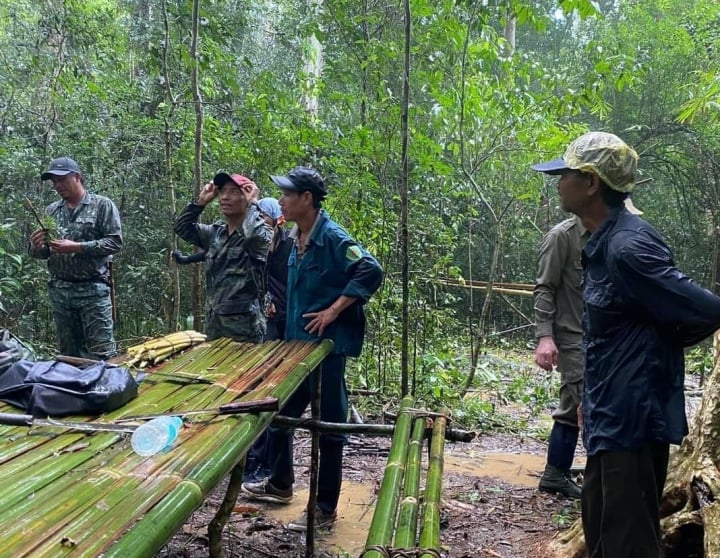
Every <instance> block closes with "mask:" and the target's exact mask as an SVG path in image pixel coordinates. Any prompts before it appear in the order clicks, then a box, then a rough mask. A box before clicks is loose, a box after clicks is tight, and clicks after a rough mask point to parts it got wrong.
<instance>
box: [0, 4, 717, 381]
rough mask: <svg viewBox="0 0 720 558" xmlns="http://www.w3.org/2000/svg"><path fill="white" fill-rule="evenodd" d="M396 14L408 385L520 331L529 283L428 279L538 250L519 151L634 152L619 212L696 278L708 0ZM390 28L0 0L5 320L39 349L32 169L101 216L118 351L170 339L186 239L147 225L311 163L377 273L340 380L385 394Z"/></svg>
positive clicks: (188, 304) (397, 297)
mask: <svg viewBox="0 0 720 558" xmlns="http://www.w3.org/2000/svg"><path fill="white" fill-rule="evenodd" d="M194 13H195V14H196V17H194V15H193V14H194ZM410 14H411V20H410V23H411V26H410V42H409V54H410V57H409V60H410V66H409V68H408V72H407V75H408V85H409V96H408V98H409V103H408V106H407V115H408V120H407V123H408V142H407V158H408V159H407V171H408V175H407V190H408V211H407V220H408V231H409V232H408V235H409V236H408V238H409V243H408V246H407V251H408V253H407V261H408V262H409V270H408V275H407V281H408V284H407V289H408V293H409V297H407V300H406V303H407V304H408V310H407V311H408V312H409V317H410V323H411V324H412V329H411V331H409V342H410V347H409V353H410V364H411V370H412V372H413V377H414V378H415V382H417V383H419V384H422V383H423V382H429V381H430V378H437V377H438V375H440V376H442V374H443V373H447V372H448V370H450V369H451V370H454V371H456V372H458V371H459V372H462V373H467V371H468V367H469V366H470V364H469V363H470V362H471V361H474V360H473V359H472V358H471V356H472V355H471V354H470V349H469V347H472V346H474V345H473V344H474V343H475V340H476V339H478V338H481V339H483V340H484V343H486V344H493V343H508V344H516V345H517V344H519V345H521V346H524V344H525V343H526V342H528V341H531V340H532V338H533V331H532V328H531V327H530V326H531V323H532V307H531V303H530V299H529V298H528V297H522V296H513V295H512V294H503V293H502V292H489V291H487V290H474V289H466V288H462V287H461V286H455V285H448V284H447V280H448V279H452V280H458V279H462V280H461V281H460V283H462V281H469V280H473V281H483V282H491V283H511V284H518V283H524V284H527V283H531V282H532V281H533V279H534V271H535V252H536V249H537V245H538V242H539V240H540V238H541V236H542V234H543V232H545V231H546V230H548V228H549V227H550V226H552V225H553V224H554V223H556V222H558V221H559V220H561V219H562V218H564V217H565V215H564V214H563V213H562V212H561V211H560V210H559V208H558V206H557V195H556V192H555V188H554V185H553V184H552V183H551V182H546V181H544V180H543V178H542V176H539V175H538V174H536V173H533V172H532V171H530V169H529V167H530V164H532V163H534V162H537V161H540V160H544V159H546V158H548V157H555V156H558V155H560V154H561V153H562V151H563V149H564V146H565V145H566V143H567V142H568V141H569V140H571V139H572V138H573V137H575V136H577V135H579V134H580V133H582V132H584V131H586V130H590V129H596V130H604V131H610V132H614V133H616V134H618V135H619V136H621V137H622V138H623V139H624V140H625V141H626V142H627V143H629V144H630V145H632V146H633V147H635V149H636V150H637V151H638V153H639V154H640V175H641V178H650V179H652V181H651V182H648V183H646V184H644V185H642V186H639V187H638V189H637V191H636V193H635V194H634V196H633V199H634V201H635V204H636V205H637V206H638V207H640V208H641V209H642V210H643V211H644V212H645V215H644V217H645V218H646V219H647V220H648V221H650V222H651V223H652V224H653V225H654V226H655V227H656V228H657V229H658V230H659V231H660V232H661V234H662V235H663V236H664V237H665V238H666V240H667V241H668V244H669V245H670V246H671V248H672V249H673V251H674V253H675V256H676V259H677V263H678V265H679V267H680V268H681V269H683V270H684V271H685V272H687V273H688V275H690V276H691V277H693V278H694V279H696V280H697V281H698V282H700V283H702V284H703V285H706V286H708V287H714V286H715V285H716V282H715V280H716V276H717V271H716V269H717V253H718V234H717V232H718V224H719V222H720V214H718V209H719V208H720V204H719V203H718V197H719V196H720V134H719V133H718V129H720V128H719V125H720V73H719V72H718V65H719V64H720V63H719V62H718V61H719V60H720V52H719V50H720V31H719V30H720V4H718V3H716V2H703V1H688V2H681V3H678V2H674V1H671V0H639V1H621V0H620V1H610V0H598V1H595V2H590V1H586V0H566V1H560V2H550V1H545V0H537V1H532V2H528V1H523V0H509V1H480V2H471V1H454V0H439V1H438V0H413V1H412V2H410ZM404 29H405V27H404V15H403V9H402V5H401V3H399V2H391V3H388V2H378V1H376V0H367V1H363V2H356V1H349V0H324V1H323V0H310V1H304V2H294V1H292V0H290V1H285V0H280V1H277V2H252V3H251V2H243V1H222V2H219V1H215V0H213V1H210V0H208V1H201V0H196V1H195V2H194V3H193V2H191V1H175V0H163V1H161V2H155V1H150V0H64V1H63V0H45V1H43V2H36V1H31V0H16V1H14V2H12V3H5V4H3V5H2V6H0V57H1V58H2V62H1V64H0V76H1V79H0V181H1V182H2V184H1V185H0V188H2V190H1V192H2V193H1V195H0V313H1V314H2V322H3V323H4V325H5V326H6V327H9V328H10V329H11V330H12V331H13V332H14V333H15V334H17V335H19V336H20V337H22V338H23V339H27V340H28V341H30V342H32V343H33V344H34V345H35V347H36V348H38V350H39V351H40V352H45V353H52V350H53V349H52V347H53V343H54V335H53V329H52V317H51V315H50V312H49V307H48V303H47V296H46V293H45V282H46V280H47V270H46V268H45V266H43V265H42V262H38V261H33V260H31V259H30V258H29V257H28V255H27V241H28V237H29V234H30V232H31V231H32V230H34V229H35V228H36V227H37V223H36V222H35V220H34V218H33V216H32V214H30V213H29V212H28V211H27V209H25V207H24V205H23V199H24V197H26V196H27V198H28V199H30V200H31V202H32V204H33V205H34V206H35V207H37V208H42V207H44V206H45V205H46V204H47V203H49V202H50V201H52V200H54V199H55V193H54V192H53V190H52V189H51V188H49V187H48V183H43V182H41V181H40V173H41V172H42V170H43V169H44V168H45V166H46V165H47V164H48V162H49V161H50V160H51V159H52V158H54V157H58V156H62V155H68V156H71V157H73V158H74V159H75V160H76V161H78V163H79V164H80V166H81V168H82V169H83V173H84V179H85V182H86V187H87V189H88V190H89V191H92V192H96V193H99V194H104V195H107V196H109V197H110V198H111V199H113V200H114V201H115V203H116V205H117V206H118V208H119V210H120V213H121V216H122V220H123V232H124V237H125V245H124V248H123V250H122V252H121V253H120V255H119V256H118V257H117V258H116V259H115V264H114V267H115V284H116V303H117V310H118V320H117V323H116V336H117V338H118V340H119V341H120V343H121V346H127V345H129V344H132V343H134V342H136V341H137V339H139V338H142V337H145V336H149V335H153V334H157V333H165V332H168V331H174V330H177V329H180V328H182V329H184V328H185V327H186V325H187V320H188V317H189V316H191V315H192V313H193V307H192V289H193V287H192V282H191V275H192V271H191V270H190V269H181V270H178V268H177V267H175V266H174V264H173V263H172V261H171V258H170V252H171V251H172V250H173V249H175V248H178V247H179V248H180V249H181V250H184V251H188V250H189V249H190V248H189V247H188V246H187V245H182V244H180V245H179V246H178V240H177V239H176V238H175V237H174V236H173V234H172V223H173V219H174V217H175V215H176V214H177V213H178V212H179V211H180V210H181V209H182V207H183V206H184V204H185V203H187V201H189V200H190V199H192V197H193V195H194V192H195V191H196V188H197V187H198V186H199V185H200V184H202V183H205V182H207V181H208V180H209V179H210V178H211V177H212V175H213V174H214V173H215V172H216V171H217V170H221V169H222V170H226V171H229V172H241V173H243V174H245V175H247V176H250V177H252V178H254V179H255V181H256V182H257V183H258V185H259V186H260V188H261V190H262V193H263V195H277V194H278V192H277V190H276V189H275V187H274V186H273V185H272V183H271V182H270V180H269V174H271V173H272V174H283V173H284V172H286V171H287V170H288V169H290V168H291V167H293V166H295V165H297V164H303V165H311V166H314V167H316V168H317V169H318V170H319V171H320V172H321V173H322V174H323V175H324V176H325V177H326V179H327V182H328V184H329V186H330V196H329V198H328V200H327V202H326V204H325V207H326V208H327V209H328V211H329V212H330V214H331V215H332V216H333V218H334V219H335V220H336V221H338V222H339V223H341V224H342V225H343V226H344V227H346V228H347V229H348V230H349V231H350V232H351V234H353V235H354V236H355V237H356V238H358V240H360V241H361V242H362V243H363V244H364V245H365V246H366V247H367V248H368V249H369V250H370V251H371V252H372V253H374V254H375V255H376V256H377V257H378V259H379V260H380V262H381V263H382V265H383V267H384V268H385V270H386V279H385V281H384V284H383V287H382V290H381V291H380V292H379V293H378V295H377V296H376V297H375V299H374V300H373V301H372V302H371V305H370V324H369V325H370V327H369V335H368V339H367V343H366V350H365V353H364V355H363V357H362V358H361V359H360V361H359V362H358V365H357V370H356V373H357V377H356V379H355V383H356V384H357V385H364V386H368V387H385V386H393V389H395V387H396V386H397V385H398V378H399V355H400V352H401V345H400V340H401V338H402V335H401V331H400V327H401V322H400V321H399V320H398V316H399V315H400V314H401V305H402V303H403V296H402V293H403V288H402V287H403V285H402V274H401V273H400V271H401V268H402V261H403V258H404V257H405V256H404V255H403V254H402V253H401V250H400V248H399V247H400V246H401V243H400V242H399V235H400V233H401V227H400V226H399V215H400V199H401V186H402V180H401V178H402V177H401V169H402V142H401V115H402V113H403V108H404V107H403V95H402V86H403V79H402V78H403V73H404V71H405V69H404V65H403V50H404V44H405V35H404ZM207 213H208V215H207V216H205V217H206V218H207V219H208V220H212V219H214V218H217V214H212V212H207ZM196 287H197V286H196ZM475 346H477V345H475ZM423 389H424V390H429V391H432V389H431V388H430V387H429V386H428V385H425V386H424V388H423ZM421 391H422V390H421Z"/></svg>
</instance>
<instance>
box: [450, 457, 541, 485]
mask: <svg viewBox="0 0 720 558" xmlns="http://www.w3.org/2000/svg"><path fill="white" fill-rule="evenodd" d="M544 468H545V456H544V455H535V454H530V453H482V454H477V455H476V456H475V457H472V458H467V457H459V456H454V455H446V456H445V467H444V470H445V471H448V472H452V473H463V474H466V475H472V476H474V477H493V478H497V479H500V480H503V481H505V482H507V483H509V484H514V485H517V486H533V487H534V486H537V483H538V479H539V475H540V474H541V473H542V471H543V469H544Z"/></svg>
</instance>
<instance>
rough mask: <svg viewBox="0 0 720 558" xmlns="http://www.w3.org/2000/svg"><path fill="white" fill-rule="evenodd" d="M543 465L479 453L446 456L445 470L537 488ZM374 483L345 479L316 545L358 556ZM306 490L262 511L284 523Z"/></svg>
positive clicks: (297, 510) (522, 457)
mask: <svg viewBox="0 0 720 558" xmlns="http://www.w3.org/2000/svg"><path fill="white" fill-rule="evenodd" d="M544 468H545V455H536V454H529V453H519V454H515V453H478V454H475V455H473V456H469V457H468V456H462V457H460V456H455V455H452V454H446V455H445V465H444V470H445V471H446V472H452V473H463V474H466V475H471V476H475V477H492V478H497V479H500V480H503V481H505V482H507V483H509V484H513V485H515V486H527V487H533V488H534V487H536V486H537V483H538V480H539V476H540V474H541V473H542V470H543V469H544ZM374 488H375V487H374V483H368V484H357V483H352V482H349V481H344V482H343V485H342V491H341V492H340V501H339V503H338V520H337V522H336V523H335V527H334V528H333V530H332V531H331V532H329V533H326V532H318V537H317V541H318V545H319V546H320V547H322V548H323V549H325V550H328V551H331V552H337V553H340V551H344V552H347V553H348V554H349V555H350V556H358V555H359V554H360V553H361V552H362V549H363V547H364V546H365V540H366V538H367V531H368V529H369V528H370V523H371V521H372V516H373V512H374V511H375V494H374ZM307 499H308V491H307V489H301V490H297V491H296V492H295V498H294V499H293V501H292V502H291V503H290V504H289V505H287V506H267V507H266V508H265V509H264V513H266V514H267V515H269V516H271V517H273V518H274V519H276V520H277V521H279V522H281V523H284V524H287V523H289V522H290V521H292V520H293V519H295V518H296V517H297V516H299V515H300V514H301V513H302V512H303V510H304V509H305V506H306V505H307Z"/></svg>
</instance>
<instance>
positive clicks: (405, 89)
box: [400, 0, 414, 397]
mask: <svg viewBox="0 0 720 558" xmlns="http://www.w3.org/2000/svg"><path fill="white" fill-rule="evenodd" d="M403 9H404V13H405V38H404V41H405V45H404V56H403V70H404V71H403V80H402V105H401V108H400V110H401V113H400V134H401V141H402V169H401V171H400V254H401V256H400V257H401V258H402V274H401V275H402V342H401V347H402V348H401V357H400V360H401V362H400V368H401V394H402V396H403V397H405V396H406V395H407V394H408V393H409V391H410V390H409V376H410V375H409V350H410V345H409V333H410V256H409V249H410V235H409V229H408V211H409V205H408V182H409V176H408V175H409V170H408V169H409V167H408V135H409V133H408V112H409V110H410V108H409V107H410V37H411V35H410V1H409V0H404V2H403ZM413 388H414V386H413Z"/></svg>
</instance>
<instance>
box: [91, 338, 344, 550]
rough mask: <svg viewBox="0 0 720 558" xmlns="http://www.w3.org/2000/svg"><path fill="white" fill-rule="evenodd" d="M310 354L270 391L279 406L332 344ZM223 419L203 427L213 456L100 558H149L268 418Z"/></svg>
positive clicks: (264, 415) (325, 343) (262, 415)
mask: <svg viewBox="0 0 720 558" xmlns="http://www.w3.org/2000/svg"><path fill="white" fill-rule="evenodd" d="M303 345H305V344H303V343H294V342H290V343H288V347H289V348H291V349H292V348H294V350H295V351H297V350H298V348H299V347H301V346H303ZM310 350H311V351H312V352H311V353H310V354H309V355H307V356H305V357H304V359H303V360H302V361H300V362H297V363H294V364H292V365H291V366H290V368H291V371H290V373H289V374H287V376H286V378H285V379H284V381H283V382H282V383H281V384H279V385H277V386H275V388H274V389H272V390H271V391H270V395H272V396H273V397H277V398H278V399H280V402H281V405H284V404H285V402H286V401H287V399H288V398H289V397H290V395H291V394H292V393H294V392H295V390H296V389H297V386H298V385H299V384H300V382H302V381H303V379H304V378H305V377H306V375H307V371H308V370H314V369H315V368H316V367H317V366H318V364H320V362H321V361H322V359H323V358H325V356H326V355H327V354H329V353H330V351H331V350H332V342H331V341H327V340H324V341H322V342H320V343H319V344H318V345H316V346H314V348H312V349H310ZM278 368H281V367H278ZM229 418H230V420H228V419H225V420H223V421H216V422H214V423H212V425H210V426H208V427H206V428H217V431H216V433H215V434H216V435H215V436H212V435H208V436H207V438H209V439H211V440H223V442H222V443H221V444H220V445H219V446H218V447H217V448H215V450H214V451H213V458H212V459H208V460H205V461H202V462H200V463H198V464H197V465H196V466H195V467H194V468H193V470H192V471H190V472H189V473H188V474H187V476H186V477H185V480H183V481H182V482H180V483H179V484H178V485H177V486H176V487H175V488H174V489H172V490H171V491H170V492H169V493H167V494H166V495H165V497H164V498H163V500H162V501H161V502H159V503H158V505H155V506H154V507H152V508H151V509H150V510H149V511H148V513H147V514H145V516H144V517H143V518H142V519H141V520H140V521H138V522H136V523H135V524H134V525H132V527H130V529H129V530H128V531H127V533H126V534H125V535H124V536H123V537H122V538H121V539H120V540H118V541H117V542H116V543H115V544H114V545H113V546H111V547H110V548H109V549H108V550H107V551H106V552H105V554H104V556H105V557H106V558H111V557H112V558H127V557H130V556H137V557H141V556H152V555H153V553H154V552H155V551H156V550H157V549H158V548H160V547H161V546H162V544H163V543H164V542H165V541H166V540H167V539H169V538H170V537H171V536H172V534H173V533H174V531H175V530H176V529H177V523H178V518H180V517H182V518H184V517H188V516H189V515H190V513H192V511H193V510H194V509H195V508H197V507H198V506H199V505H200V504H202V502H203V500H204V498H205V496H204V495H205V494H207V493H208V492H209V491H210V490H212V488H213V487H215V486H216V485H217V484H218V483H219V482H220V480H221V479H222V476H223V475H224V474H225V473H227V472H228V471H230V470H231V469H232V467H233V466H234V465H235V464H236V462H237V459H234V456H237V455H241V454H242V452H241V451H239V448H244V447H249V445H250V444H251V443H252V440H254V438H255V437H256V436H257V432H259V431H260V430H262V429H263V428H264V427H265V426H266V425H267V424H269V422H270V420H271V419H272V414H271V413H260V414H259V415H258V416H257V417H249V416H247V415H246V416H244V417H243V418H242V419H235V418H234V417H229ZM231 420H232V422H233V423H235V425H234V426H231V428H232V429H233V430H234V432H233V434H232V435H230V433H229V432H228V431H225V428H228V427H229V426H228V425H230V424H231ZM236 421H237V422H242V423H245V424H247V427H246V428H245V429H242V426H239V425H238V424H237V422H236ZM223 423H225V424H223ZM260 425H262V426H260ZM208 434H209V433H208Z"/></svg>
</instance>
